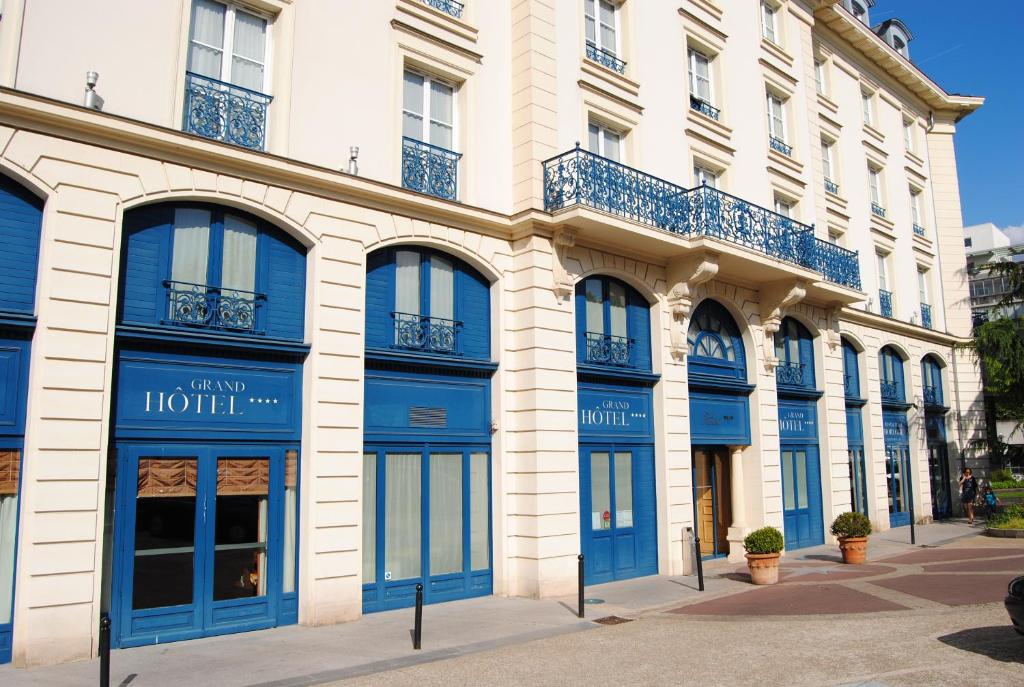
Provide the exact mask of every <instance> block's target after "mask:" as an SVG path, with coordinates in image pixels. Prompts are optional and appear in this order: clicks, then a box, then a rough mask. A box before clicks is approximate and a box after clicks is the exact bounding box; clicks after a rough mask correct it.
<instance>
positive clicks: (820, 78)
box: [814, 60, 828, 95]
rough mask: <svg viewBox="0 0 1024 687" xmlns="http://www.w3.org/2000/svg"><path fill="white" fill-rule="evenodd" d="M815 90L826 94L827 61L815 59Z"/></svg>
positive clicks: (820, 93)
mask: <svg viewBox="0 0 1024 687" xmlns="http://www.w3.org/2000/svg"><path fill="white" fill-rule="evenodd" d="M814 90H815V91H817V92H818V94H819V95H826V94H827V92H828V89H827V88H826V85H825V61H824V60H814Z"/></svg>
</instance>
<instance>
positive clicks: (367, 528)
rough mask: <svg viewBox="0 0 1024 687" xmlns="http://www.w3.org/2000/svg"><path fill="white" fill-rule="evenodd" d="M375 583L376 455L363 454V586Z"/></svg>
mask: <svg viewBox="0 0 1024 687" xmlns="http://www.w3.org/2000/svg"><path fill="white" fill-rule="evenodd" d="M376 581H377V454H376V453H364V454H363V584H373V583H374V582H376Z"/></svg>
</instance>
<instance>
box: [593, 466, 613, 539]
mask: <svg viewBox="0 0 1024 687" xmlns="http://www.w3.org/2000/svg"><path fill="white" fill-rule="evenodd" d="M609 468H610V465H609V456H608V454H607V453H598V452H597V451H594V452H592V453H591V454H590V527H591V529H595V530H606V529H609V528H610V527H611V526H612V522H611V508H612V495H611V485H610V484H609V483H608V480H609Z"/></svg>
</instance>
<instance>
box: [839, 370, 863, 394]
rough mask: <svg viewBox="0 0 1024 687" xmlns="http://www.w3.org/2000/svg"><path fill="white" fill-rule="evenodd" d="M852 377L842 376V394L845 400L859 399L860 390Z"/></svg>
mask: <svg viewBox="0 0 1024 687" xmlns="http://www.w3.org/2000/svg"><path fill="white" fill-rule="evenodd" d="M858 386H859V385H858V384H857V380H855V379H854V378H853V375H843V394H844V395H845V396H846V397H847V398H860V389H859V388H858Z"/></svg>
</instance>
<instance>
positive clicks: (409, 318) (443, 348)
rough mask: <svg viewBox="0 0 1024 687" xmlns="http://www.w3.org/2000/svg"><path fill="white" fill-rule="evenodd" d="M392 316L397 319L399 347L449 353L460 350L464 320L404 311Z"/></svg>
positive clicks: (396, 339)
mask: <svg viewBox="0 0 1024 687" xmlns="http://www.w3.org/2000/svg"><path fill="white" fill-rule="evenodd" d="M391 317H392V318H394V320H395V346H396V347H397V348H405V349H408V350H413V351H426V352H429V353H444V354H448V355H452V354H457V353H458V352H459V348H458V344H459V330H460V329H462V322H459V321H458V320H446V319H444V318H441V317H424V316H423V315H413V314H410V313H404V312H393V313H391Z"/></svg>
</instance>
